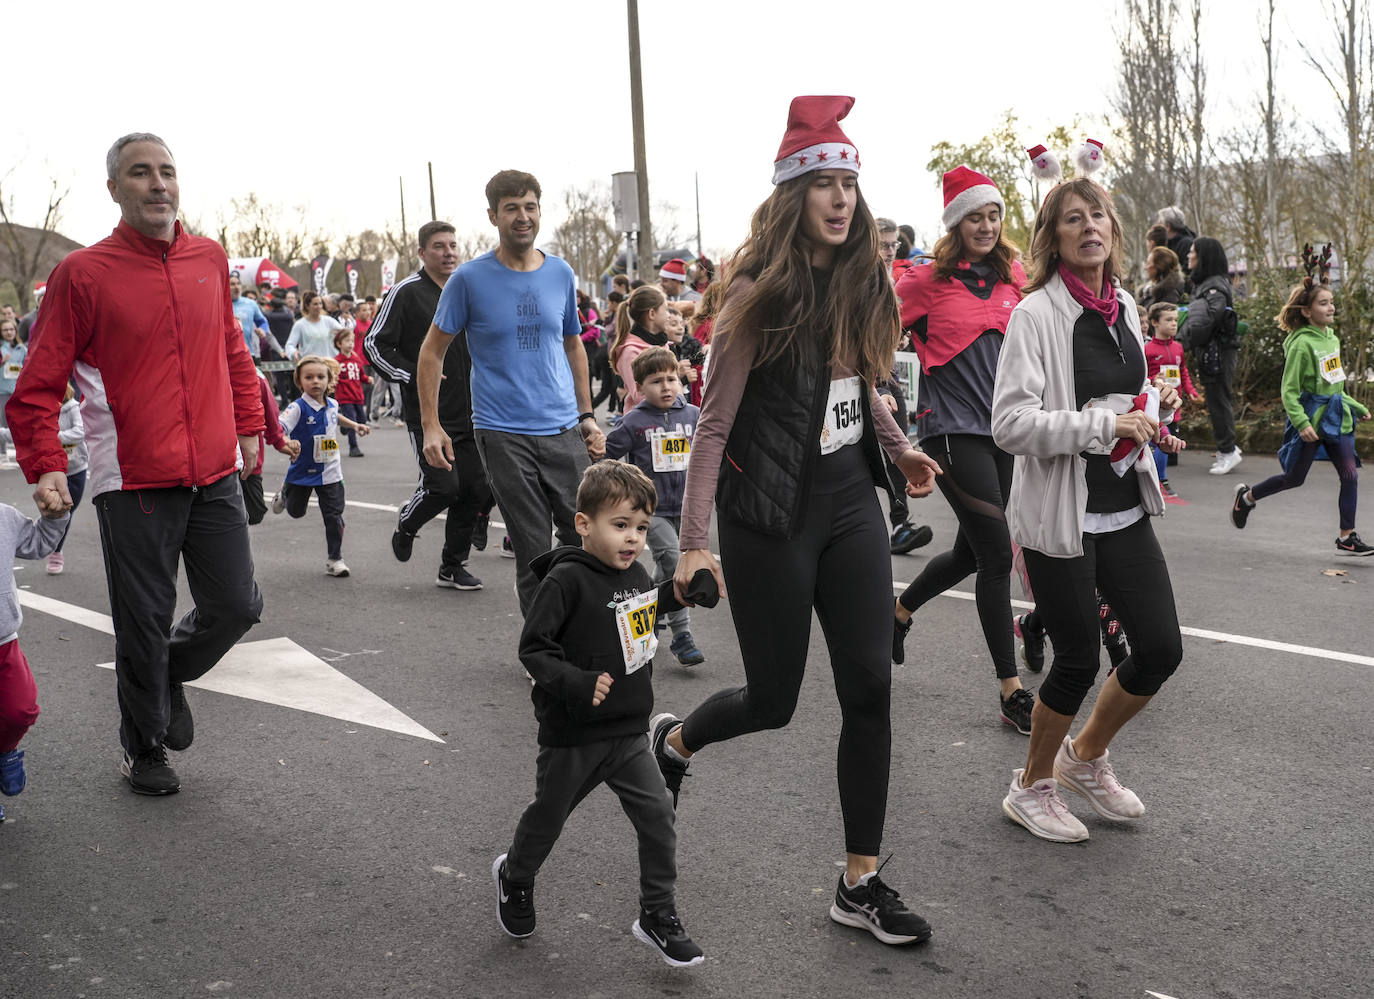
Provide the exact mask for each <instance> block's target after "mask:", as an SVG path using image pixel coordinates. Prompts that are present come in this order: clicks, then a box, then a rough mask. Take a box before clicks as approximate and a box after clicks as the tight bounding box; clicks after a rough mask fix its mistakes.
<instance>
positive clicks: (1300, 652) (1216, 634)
mask: <svg viewBox="0 0 1374 999" xmlns="http://www.w3.org/2000/svg"><path fill="white" fill-rule="evenodd" d="M908 585H909V584H907V583H893V584H892V591H893V592H894V593H901V592H902V591H903V590H905V589H906V588H907V586H908ZM940 596H942V597H953V598H954V599H955V600H974V599H976V597H975V596H974V595H973V594H972V593H966V592H965V591H963V590H946V591H945V592H944V593H941V594H940ZM1011 605H1012V606H1013V607H1019V608H1020V609H1021V610H1031V609H1033V608H1034V607H1035V604H1033V603H1030V602H1028V601H1025V600H1013V601H1012V602H1011ZM1178 630H1179V632H1180V633H1182V634H1184V635H1187V636H1189V637H1190V638H1206V639H1210V640H1211V641H1213V642H1229V643H1230V644H1232V645H1248V646H1249V647H1250V648H1252V649H1269V650H1270V651H1271V652H1291V653H1293V655H1295V656H1311V657H1312V658H1314V659H1330V660H1332V661H1334V662H1338V663H1353V664H1354V665H1356V666H1374V656H1361V655H1357V654H1356V653H1354V652H1339V651H1337V650H1335V649H1319V648H1317V647H1315V646H1312V645H1294V644H1293V643H1291V642H1276V641H1274V640H1273V639H1270V638H1254V637H1252V636H1250V635H1232V634H1230V633H1229V632H1225V631H1209V630H1208V629H1206V628H1190V627H1188V626H1187V625H1183V626H1181V627H1180V628H1179V629H1178ZM1127 637H1128V638H1129V637H1130V636H1127Z"/></svg>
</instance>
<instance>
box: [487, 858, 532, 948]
mask: <svg viewBox="0 0 1374 999" xmlns="http://www.w3.org/2000/svg"><path fill="white" fill-rule="evenodd" d="M491 879H492V880H493V881H495V882H496V921H497V922H498V923H500V924H501V929H503V930H505V932H506V934H507V935H508V936H512V937H515V938H516V939H521V938H523V937H527V936H529V935H530V934H531V933H533V932H534V885H532V884H529V885H518V884H516V883H515V882H513V881H511V880H509V879H508V878H507V877H506V855H505V854H504V853H503V854H501V856H499V857H497V858H496V859H495V860H494V861H492V864H491Z"/></svg>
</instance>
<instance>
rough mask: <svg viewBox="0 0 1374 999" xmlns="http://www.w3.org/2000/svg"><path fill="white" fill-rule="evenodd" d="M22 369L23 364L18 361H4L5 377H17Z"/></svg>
mask: <svg viewBox="0 0 1374 999" xmlns="http://www.w3.org/2000/svg"><path fill="white" fill-rule="evenodd" d="M23 370H24V365H23V364H22V363H20V362H19V361H6V362H5V377H6V378H18V377H19V372H21V371H23Z"/></svg>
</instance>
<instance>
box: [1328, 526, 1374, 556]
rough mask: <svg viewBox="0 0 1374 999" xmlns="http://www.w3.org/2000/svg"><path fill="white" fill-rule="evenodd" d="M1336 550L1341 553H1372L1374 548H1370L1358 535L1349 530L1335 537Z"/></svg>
mask: <svg viewBox="0 0 1374 999" xmlns="http://www.w3.org/2000/svg"><path fill="white" fill-rule="evenodd" d="M1336 551H1338V552H1340V553H1341V554H1342V555H1359V556H1364V555H1374V548H1370V547H1369V545H1367V544H1365V543H1364V542H1363V541H1361V540H1360V536H1359V535H1358V534H1356V533H1355V532H1354V531H1351V532H1350V533H1349V534H1347V535H1346V536H1345V537H1343V538H1337V539H1336Z"/></svg>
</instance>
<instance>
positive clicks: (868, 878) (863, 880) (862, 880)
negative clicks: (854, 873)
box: [844, 871, 878, 891]
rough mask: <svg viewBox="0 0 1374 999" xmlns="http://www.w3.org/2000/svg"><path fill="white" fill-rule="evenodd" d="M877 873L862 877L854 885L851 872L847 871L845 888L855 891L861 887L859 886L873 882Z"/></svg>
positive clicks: (873, 872) (871, 872)
mask: <svg viewBox="0 0 1374 999" xmlns="http://www.w3.org/2000/svg"><path fill="white" fill-rule="evenodd" d="M877 873H878V872H877V871H869V872H868V873H867V874H864V875H862V876H861V877H860V878H859V880H858V881H856V882H854V883H853V884H850V883H849V872H848V871H846V872H845V875H844V886H845V887H846V888H848V889H849V890H850V891H853V890H854V889H855V888H857V887H859V885H863V884H868V882H869V881H871V880H873V875H875V874H877Z"/></svg>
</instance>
